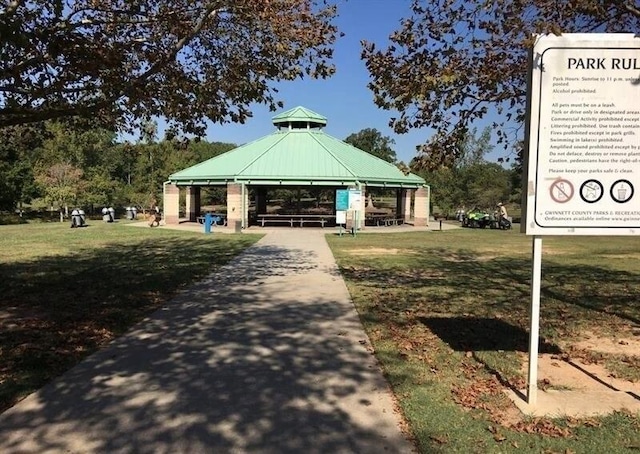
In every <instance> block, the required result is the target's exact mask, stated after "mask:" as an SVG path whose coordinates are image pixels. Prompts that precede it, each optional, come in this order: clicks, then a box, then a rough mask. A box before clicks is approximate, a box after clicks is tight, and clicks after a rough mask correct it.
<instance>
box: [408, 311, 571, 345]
mask: <svg viewBox="0 0 640 454" xmlns="http://www.w3.org/2000/svg"><path fill="white" fill-rule="evenodd" d="M418 320H419V321H420V322H421V323H423V324H424V325H425V326H427V328H429V329H430V330H431V331H432V332H433V333H434V334H436V335H437V336H438V337H439V338H440V339H442V340H443V341H444V342H445V343H447V344H448V345H449V346H450V347H451V348H452V349H453V350H455V351H459V352H467V351H488V350H489V351H510V352H525V353H526V352H527V351H528V350H529V334H528V333H527V332H526V331H525V330H523V329H521V328H519V327H517V326H513V325H512V324H510V323H507V322H505V321H503V320H498V319H493V318H480V317H421V318H419V319H418ZM538 348H539V352H540V353H560V349H559V348H558V346H557V345H554V344H551V343H548V342H546V341H545V340H543V339H540V344H539V347H538Z"/></svg>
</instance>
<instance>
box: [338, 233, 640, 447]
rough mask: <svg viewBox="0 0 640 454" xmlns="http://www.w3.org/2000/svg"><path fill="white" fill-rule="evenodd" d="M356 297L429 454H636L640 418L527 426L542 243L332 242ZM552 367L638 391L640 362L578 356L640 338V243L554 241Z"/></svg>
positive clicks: (427, 237)
mask: <svg viewBox="0 0 640 454" xmlns="http://www.w3.org/2000/svg"><path fill="white" fill-rule="evenodd" d="M328 241H329V244H330V246H331V248H332V250H333V252H334V255H335V257H336V259H337V261H338V265H339V266H340V269H341V271H342V274H343V276H344V277H345V279H346V281H347V285H348V287H349V291H350V293H351V295H352V297H353V299H354V302H355V304H356V306H357V308H358V311H359V313H360V317H361V319H362V321H363V323H364V324H365V328H366V329H367V331H368V333H369V336H370V338H371V340H372V342H373V344H374V348H375V350H376V354H377V356H378V358H379V360H380V361H381V363H382V365H383V367H384V369H385V373H386V374H387V377H388V379H389V381H390V383H391V384H392V386H393V389H394V391H395V394H396V396H397V398H398V401H399V404H400V406H401V408H402V410H403V412H404V414H405V417H406V418H407V420H408V422H409V424H410V427H411V428H412V431H413V433H414V436H415V438H416V441H417V444H418V446H419V448H420V450H421V452H424V453H432V452H464V453H468V452H482V453H485V452H545V453H556V452H557V453H594V452H616V453H618V452H637V450H638V449H640V435H639V433H640V432H639V430H640V423H639V418H638V415H632V414H627V413H624V412H619V413H615V414H612V415H610V416H606V417H599V418H589V419H587V420H575V419H572V418H563V419H546V418H523V417H522V416H521V415H520V413H519V412H518V411H517V410H515V407H514V405H513V403H512V402H511V401H509V400H508V399H507V398H506V397H505V395H504V392H503V390H504V389H505V388H506V387H514V388H518V389H522V388H524V386H525V379H526V377H525V375H524V374H523V370H522V369H523V368H522V366H523V363H526V352H527V351H528V327H529V303H530V284H529V282H530V278H531V238H530V237H526V236H524V235H522V234H520V233H518V232H517V231H506V232H505V231H498V230H472V229H459V230H449V231H443V232H416V233H407V234H389V235H386V234H385V235H379V234H366V233H363V234H360V235H358V236H357V237H356V238H353V237H351V236H345V237H338V236H328ZM543 251H544V252H543V281H542V290H541V293H542V297H541V298H542V307H541V320H540V335H541V347H540V350H541V353H555V354H556V355H558V358H559V359H558V360H559V361H561V360H562V358H563V357H567V356H569V357H571V358H576V357H578V358H580V359H582V360H585V361H592V362H598V363H601V364H602V365H604V366H606V367H607V368H608V370H610V371H612V373H613V374H615V375H616V376H617V377H619V378H624V379H627V380H630V381H638V380H639V379H640V357H639V356H629V355H620V354H617V353H611V352H610V353H594V352H593V351H589V350H586V349H583V348H579V347H578V345H579V344H580V341H581V340H583V339H584V338H585V337H586V336H587V334H588V335H589V336H592V337H596V338H602V339H611V340H612V341H613V342H614V345H615V342H616V341H620V342H622V340H623V339H633V338H634V336H635V339H636V340H637V339H638V336H640V238H637V237H599V238H594V237H562V238H560V237H554V238H545V239H544V240H543Z"/></svg>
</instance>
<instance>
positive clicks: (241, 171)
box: [169, 107, 425, 188]
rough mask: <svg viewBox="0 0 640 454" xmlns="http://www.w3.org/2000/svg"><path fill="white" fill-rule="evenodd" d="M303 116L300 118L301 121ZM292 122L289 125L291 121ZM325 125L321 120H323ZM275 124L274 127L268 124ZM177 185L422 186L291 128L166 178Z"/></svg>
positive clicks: (316, 134)
mask: <svg viewBox="0 0 640 454" xmlns="http://www.w3.org/2000/svg"><path fill="white" fill-rule="evenodd" d="M305 115H306V117H304V116H305ZM273 118H274V120H276V119H280V120H283V121H292V122H294V123H296V124H297V123H298V122H306V121H307V119H309V118H313V120H311V121H315V122H319V121H320V120H322V119H324V117H322V116H321V115H318V114H316V113H315V112H312V111H310V110H308V109H305V108H303V107H296V108H294V109H291V110H289V111H287V112H283V113H282V114H279V115H276V116H275V117H273ZM292 118H293V119H294V120H291V119H292ZM324 121H325V122H326V119H325V120H324ZM274 123H275V121H274ZM169 180H170V181H171V182H173V183H176V184H179V185H219V184H226V183H229V182H237V183H248V184H253V185H305V186H306V185H319V186H348V185H355V184H358V183H360V184H365V185H367V186H379V187H380V186H382V187H408V188H415V187H420V186H424V184H425V181H424V180H423V179H422V178H420V177H419V176H417V175H414V174H409V175H405V174H404V173H403V172H402V171H401V170H400V169H398V168H397V167H396V166H395V165H393V164H391V163H389V162H387V161H385V160H383V159H380V158H378V157H376V156H373V155H371V154H369V153H367V152H365V151H362V150H359V149H358V148H355V147H353V146H351V145H349V144H347V143H345V142H343V141H341V140H339V139H336V138H335V137H332V136H330V135H328V134H326V133H325V132H324V131H322V130H321V129H317V128H316V129H311V128H307V127H293V128H291V127H290V128H288V129H280V130H277V131H275V132H273V133H272V134H269V135H268V136H265V137H262V138H260V139H258V140H255V141H253V142H251V143H248V144H245V145H243V146H241V147H238V148H235V149H233V150H231V151H228V152H226V153H224V154H222V155H220V156H216V157H214V158H212V159H209V160H207V161H204V162H202V163H200V164H196V165H194V166H192V167H189V168H187V169H184V170H181V171H179V172H176V173H174V174H172V175H170V176H169Z"/></svg>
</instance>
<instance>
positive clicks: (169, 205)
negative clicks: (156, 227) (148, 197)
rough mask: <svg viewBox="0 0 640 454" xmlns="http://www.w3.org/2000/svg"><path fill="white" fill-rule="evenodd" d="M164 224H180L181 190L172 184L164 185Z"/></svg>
mask: <svg viewBox="0 0 640 454" xmlns="http://www.w3.org/2000/svg"><path fill="white" fill-rule="evenodd" d="M162 205H163V207H164V209H163V211H164V223H165V224H166V225H170V224H173V225H177V224H179V223H180V188H179V187H178V186H177V185H175V184H172V183H168V184H165V185H164V193H163V204H162Z"/></svg>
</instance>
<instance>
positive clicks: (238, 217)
mask: <svg viewBox="0 0 640 454" xmlns="http://www.w3.org/2000/svg"><path fill="white" fill-rule="evenodd" d="M242 195H243V191H242V184H239V183H228V184H227V223H228V225H229V226H230V227H233V226H235V224H236V221H240V222H241V223H242V222H243V215H242V214H243V213H242V211H243V205H244V204H243V203H242Z"/></svg>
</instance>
